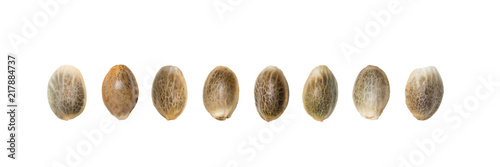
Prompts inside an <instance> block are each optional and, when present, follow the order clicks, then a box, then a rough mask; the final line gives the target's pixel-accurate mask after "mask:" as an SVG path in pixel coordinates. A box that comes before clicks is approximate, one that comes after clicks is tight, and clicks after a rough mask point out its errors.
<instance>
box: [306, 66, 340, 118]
mask: <svg viewBox="0 0 500 167" xmlns="http://www.w3.org/2000/svg"><path fill="white" fill-rule="evenodd" d="M337 98H338V86H337V80H336V79H335V76H334V75H333V73H332V71H330V69H328V67H327V66H324V65H322V66H318V67H316V68H314V70H313V71H312V72H311V74H309V78H307V81H306V84H305V85H304V91H303V93H302V102H303V103H304V109H305V110H306V111H307V114H309V115H310V116H311V117H313V118H314V119H315V120H317V121H321V122H322V121H323V120H325V119H327V118H328V117H330V115H331V114H332V112H333V110H334V109H335V105H337Z"/></svg>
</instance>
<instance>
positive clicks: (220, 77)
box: [203, 66, 240, 121]
mask: <svg viewBox="0 0 500 167" xmlns="http://www.w3.org/2000/svg"><path fill="white" fill-rule="evenodd" d="M239 93H240V89H239V86H238V78H236V75H235V74H234V72H233V71H231V69H229V68H227V67H224V66H218V67H215V69H214V70H212V72H210V74H208V77H207V80H206V81H205V86H204V87H203V104H204V105H205V108H206V109H207V111H208V112H209V113H210V114H211V115H212V117H214V118H215V119H217V120H221V121H223V120H226V119H227V118H230V117H231V115H232V114H233V112H234V110H235V109H236V105H238V98H239Z"/></svg>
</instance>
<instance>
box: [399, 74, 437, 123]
mask: <svg viewBox="0 0 500 167" xmlns="http://www.w3.org/2000/svg"><path fill="white" fill-rule="evenodd" d="M443 93H444V87H443V81H442V80H441V76H440V75H439V72H438V71H437V69H436V67H434V66H431V67H426V68H420V69H416V70H414V71H413V72H412V73H411V74H410V78H409V79H408V82H407V83H406V89H405V94H406V106H407V107H408V109H409V110H410V112H411V113H412V114H413V116H414V117H415V118H417V119H418V120H427V119H429V118H430V117H432V115H434V113H436V111H437V110H438V108H439V105H440V104H441V100H442V99H443Z"/></svg>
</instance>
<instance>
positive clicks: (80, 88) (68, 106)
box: [47, 65, 87, 121]
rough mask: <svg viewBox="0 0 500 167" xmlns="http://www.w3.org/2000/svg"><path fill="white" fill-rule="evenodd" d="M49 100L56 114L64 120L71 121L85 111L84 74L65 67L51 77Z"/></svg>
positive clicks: (48, 92) (48, 91)
mask: <svg viewBox="0 0 500 167" xmlns="http://www.w3.org/2000/svg"><path fill="white" fill-rule="evenodd" d="M47 98H48V100H49V105H50V108H51V109H52V111H53V112H54V114H55V115H56V116H57V117H58V118H59V119H62V120H65V121H67V120H70V119H73V118H75V117H77V116H78V115H80V114H81V113H82V112H83V110H84V109H85V103H86V102H87V92H86V90H85V83H84V81H83V76H82V73H80V70H78V69H77V68H76V67H73V66H70V65H63V66H61V67H59V68H58V69H57V70H56V71H55V72H54V74H52V77H50V80H49V85H48V88H47Z"/></svg>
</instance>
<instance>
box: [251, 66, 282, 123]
mask: <svg viewBox="0 0 500 167" xmlns="http://www.w3.org/2000/svg"><path fill="white" fill-rule="evenodd" d="M254 96H255V105H256V107H257V111H258V112H259V115H260V117H262V119H264V120H265V121H267V122H270V121H272V120H275V119H277V118H279V117H280V116H281V114H283V112H284V111H285V109H286V106H287V105H288V82H287V81H286V78H285V75H283V72H282V71H281V70H280V69H278V68H277V67H275V66H269V67H267V68H265V69H264V70H263V71H262V72H261V73H260V74H259V76H258V77H257V81H255V89H254Z"/></svg>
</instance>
